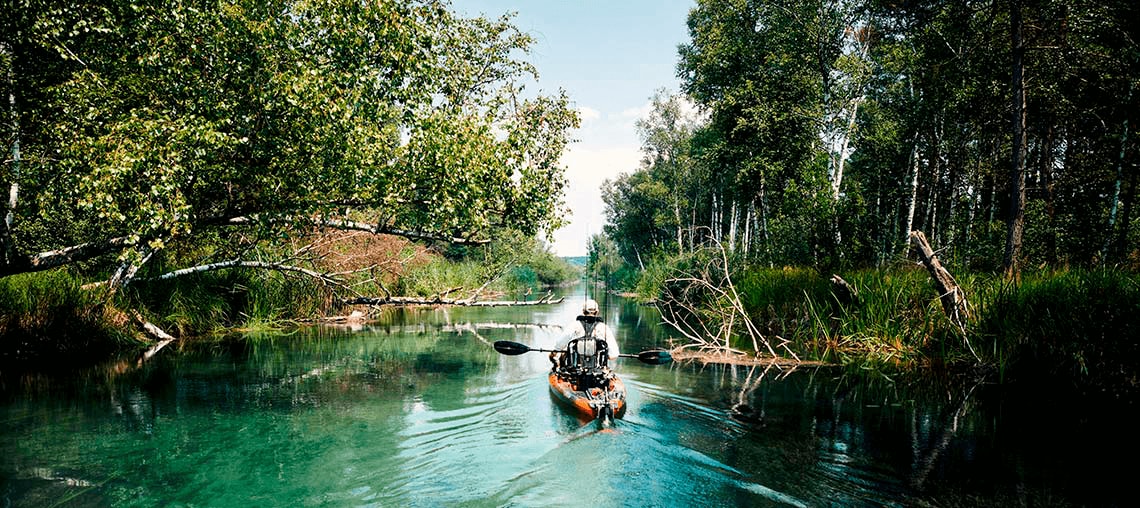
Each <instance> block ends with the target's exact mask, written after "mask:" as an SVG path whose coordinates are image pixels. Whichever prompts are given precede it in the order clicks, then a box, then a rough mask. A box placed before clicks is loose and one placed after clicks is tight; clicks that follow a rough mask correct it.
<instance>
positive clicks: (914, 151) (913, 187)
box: [903, 134, 918, 252]
mask: <svg viewBox="0 0 1140 508" xmlns="http://www.w3.org/2000/svg"><path fill="white" fill-rule="evenodd" d="M910 159H911V171H910V204H909V205H908V206H907V211H906V231H904V235H903V251H904V252H905V251H906V249H907V245H908V243H909V242H910V232H911V230H912V229H914V209H915V207H916V205H917V204H918V134H915V136H914V146H913V147H912V148H911V152H910Z"/></svg>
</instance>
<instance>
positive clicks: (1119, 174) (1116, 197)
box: [1100, 88, 1132, 265]
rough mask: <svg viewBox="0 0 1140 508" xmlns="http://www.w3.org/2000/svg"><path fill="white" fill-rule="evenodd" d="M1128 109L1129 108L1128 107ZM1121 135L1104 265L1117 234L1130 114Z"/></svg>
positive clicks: (1101, 258) (1104, 252) (1102, 255)
mask: <svg viewBox="0 0 1140 508" xmlns="http://www.w3.org/2000/svg"><path fill="white" fill-rule="evenodd" d="M1128 98H1129V100H1128V101H1127V102H1125V104H1130V103H1131V102H1132V101H1131V99H1132V89H1131V88H1129V90H1128ZM1126 110H1127V109H1126ZM1122 131H1123V132H1122V133H1121V135H1120V157H1118V158H1117V159H1116V182H1115V184H1114V185H1113V188H1112V206H1111V207H1110V208H1109V211H1108V235H1107V237H1106V238H1105V239H1104V247H1102V248H1101V249H1100V263H1101V264H1102V265H1103V264H1104V263H1105V259H1106V258H1108V256H1109V247H1110V246H1111V245H1112V239H1113V237H1114V236H1115V235H1114V234H1113V232H1114V231H1115V228H1116V211H1117V209H1118V208H1119V207H1120V182H1121V180H1123V179H1124V178H1123V177H1124V155H1125V153H1126V152H1127V150H1128V116H1127V114H1126V115H1125V117H1124V127H1123V129H1122Z"/></svg>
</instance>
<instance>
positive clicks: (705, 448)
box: [0, 294, 1140, 507]
mask: <svg viewBox="0 0 1140 508" xmlns="http://www.w3.org/2000/svg"><path fill="white" fill-rule="evenodd" d="M580 299H581V295H580V294H578V295H570V296H569V297H568V299H567V302H565V303H563V304H561V305H555V306H543V307H527V308H492V309H414V310H399V311H392V312H389V313H388V314H386V315H385V316H384V318H383V319H382V320H381V322H379V323H377V324H370V325H364V326H355V327H312V328H307V329H303V330H301V331H298V332H295V333H292V334H287V335H264V336H256V337H247V338H245V339H243V340H222V339H218V340H210V341H197V342H194V343H189V344H183V345H182V346H181V347H179V348H172V349H168V350H164V351H163V352H162V353H161V354H160V355H159V357H157V358H156V359H155V360H154V361H152V362H151V363H149V364H148V365H144V366H142V367H136V366H135V365H134V364H133V363H122V364H116V365H110V366H106V367H103V368H100V369H95V370H92V371H90V372H85V373H83V374H82V375H80V376H78V377H76V376H74V375H72V376H68V377H66V378H62V377H58V376H52V375H46V374H43V375H20V376H12V375H7V376H5V377H4V381H3V385H2V386H0V391H2V393H3V396H4V398H3V399H2V400H0V424H2V428H3V435H2V437H0V506H140V507H143V506H146V507H149V506H267V507H272V506H520V507H523V506H599V505H600V506H1015V505H1030V506H1114V505H1129V504H1131V503H1128V502H1125V501H1126V500H1130V494H1129V493H1128V492H1126V490H1128V489H1126V487H1127V486H1129V485H1130V481H1131V478H1130V476H1131V475H1130V474H1128V471H1129V470H1130V468H1128V467H1123V468H1122V467H1116V466H1114V465H1113V464H1114V463H1115V460H1118V459H1119V460H1124V461H1126V462H1127V461H1130V460H1131V459H1132V458H1134V457H1135V456H1136V452H1137V451H1138V449H1140V447H1138V446H1137V444H1136V441H1135V438H1134V434H1135V431H1134V429H1133V428H1132V427H1133V426H1134V425H1135V421H1136V420H1135V418H1133V416H1134V415H1135V411H1134V410H1132V408H1123V409H1121V408H1105V407H1099V406H1088V405H1081V402H1080V401H1079V400H1069V399H1054V400H1048V401H1045V402H1042V401H1035V402H1030V401H1029V400H1028V399H1026V398H1025V397H1024V396H1023V394H1011V393H1010V391H1009V389H1008V388H1002V389H1000V390H999V389H997V388H996V387H994V386H992V385H989V384H986V383H975V382H972V381H971V382H962V381H958V382H954V383H944V384H942V385H940V386H938V387H936V388H935V387H931V386H929V385H917V384H908V383H904V382H901V381H899V380H888V379H885V378H882V377H870V378H866V379H852V377H851V376H850V375H845V374H843V373H842V372H841V371H836V370H817V369H796V370H794V371H779V370H775V369H772V370H767V371H765V370H763V369H758V368H748V367H727V366H712V365H710V366H702V365H700V364H672V365H665V366H649V365H644V364H640V363H637V361H636V360H631V359H623V360H622V361H621V362H620V365H619V366H618V371H619V373H620V375H621V376H622V378H623V379H624V380H625V381H626V384H627V386H628V388H629V399H628V402H629V410H628V412H627V414H626V416H625V418H624V419H622V420H619V421H617V422H616V424H615V425H614V426H613V427H610V428H605V429H602V428H600V427H599V426H598V425H597V424H595V423H593V422H582V421H579V420H578V419H577V418H576V417H574V416H572V415H570V414H569V413H567V412H566V411H564V410H563V409H562V408H561V407H560V406H558V405H557V404H556V403H555V402H554V400H553V399H552V398H551V397H550V395H549V393H548V391H547V386H546V380H545V376H544V374H545V372H546V371H547V370H548V369H549V362H548V360H547V359H546V355H545V354H542V353H529V354H525V355H521V356H502V355H499V354H497V353H495V351H494V350H493V349H492V348H491V347H490V343H491V342H494V341H495V340H513V341H517V342H523V343H525V344H528V345H531V346H535V347H544V346H549V345H551V344H553V343H554V342H555V340H557V338H558V337H559V336H560V335H561V334H562V333H563V332H562V329H561V326H562V325H566V326H569V324H570V323H571V322H572V320H573V317H574V315H575V314H576V310H577V307H578V306H579V305H580ZM614 300H615V301H612V302H610V305H609V306H608V314H609V322H610V323H612V324H614V325H615V326H616V327H617V330H618V331H619V338H621V340H623V343H622V348H623V350H624V351H625V352H636V351H638V350H639V349H643V348H649V347H654V346H660V345H663V344H664V341H665V340H666V338H667V333H666V331H665V330H664V329H663V328H662V327H661V326H660V325H659V324H658V320H657V318H656V316H655V314H654V311H653V310H652V309H651V308H644V307H638V306H636V305H633V304H632V303H630V302H624V301H620V300H618V299H616V298H615V299H614ZM1121 411H1124V412H1123V413H1122V412H1121Z"/></svg>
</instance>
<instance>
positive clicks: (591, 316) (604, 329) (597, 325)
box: [550, 299, 621, 369]
mask: <svg viewBox="0 0 1140 508" xmlns="http://www.w3.org/2000/svg"><path fill="white" fill-rule="evenodd" d="M584 338H592V339H594V340H597V341H604V343H605V346H604V347H605V353H606V356H607V357H608V358H606V359H602V358H596V359H595V358H591V356H596V353H597V351H596V349H595V348H594V347H591V346H592V345H593V344H591V343H592V342H593V341H584V340H578V341H577V342H576V343H575V346H576V351H569V350H568V349H567V348H568V347H569V346H570V343H571V342H572V341H574V340H576V339H584ZM554 349H555V350H556V351H555V352H553V353H550V361H551V362H552V363H554V365H555V366H556V367H560V368H562V369H580V368H589V367H592V366H596V365H599V364H600V365H601V366H605V365H607V364H608V363H609V362H608V361H606V360H614V359H616V358H617V357H618V355H619V354H621V353H620V351H619V350H618V342H617V338H616V337H614V333H613V331H612V330H610V327H608V326H606V323H604V322H603V321H602V320H601V318H599V317H598V302H596V301H594V300H593V299H589V300H586V303H585V304H584V305H583V306H582V315H581V316H578V318H577V320H575V322H574V327H573V329H572V330H571V331H570V333H569V334H567V335H566V336H565V337H563V338H562V339H560V340H559V341H558V343H557V344H556V345H555V346H554ZM575 353H576V354H575ZM595 361H596V363H595ZM586 364H590V365H586Z"/></svg>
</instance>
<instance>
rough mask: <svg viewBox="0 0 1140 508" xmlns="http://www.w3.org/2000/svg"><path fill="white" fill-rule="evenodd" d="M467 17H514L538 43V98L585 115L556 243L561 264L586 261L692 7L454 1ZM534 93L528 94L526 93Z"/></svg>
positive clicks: (675, 0)
mask: <svg viewBox="0 0 1140 508" xmlns="http://www.w3.org/2000/svg"><path fill="white" fill-rule="evenodd" d="M453 5H454V8H455V9H456V10H457V11H459V12H461V13H464V14H467V15H477V14H484V15H486V16H488V17H497V16H499V15H500V14H503V13H506V12H516V13H517V15H516V16H515V18H514V24H515V26H517V27H519V28H520V29H521V30H523V31H525V32H527V33H529V34H531V35H532V36H533V37H534V38H535V41H536V42H535V45H534V47H533V48H532V51H531V54H530V55H529V58H528V60H529V61H530V62H531V63H533V64H534V65H535V66H536V67H537V68H538V72H539V80H538V88H539V89H541V90H542V91H544V92H554V91H557V90H558V89H559V88H562V89H565V90H566V92H567V94H568V95H569V96H570V99H571V100H572V101H573V103H574V106H575V107H576V108H578V109H579V110H580V111H581V112H582V128H581V129H579V130H578V131H577V132H575V133H574V134H573V137H574V138H575V139H577V140H578V142H576V143H573V144H571V146H570V148H569V150H568V151H567V153H566V154H564V155H563V158H562V162H563V164H564V165H565V166H566V167H567V172H566V176H567V178H568V180H569V188H568V189H567V192H566V202H567V205H568V206H569V207H570V210H571V216H570V217H569V220H570V225H569V226H566V227H564V228H562V229H560V230H558V231H556V232H555V233H554V245H553V247H554V251H555V253H556V254H558V255H560V256H583V255H585V254H586V240H587V238H588V236H589V235H590V234H594V233H598V232H600V231H601V228H602V225H603V223H604V221H605V219H604V216H603V214H602V210H603V206H604V205H603V203H602V200H601V196H600V192H599V187H600V186H601V184H602V181H604V180H605V179H607V178H609V179H613V178H615V177H616V176H617V175H618V174H620V173H622V172H629V171H632V170H634V169H636V168H637V166H638V161H639V160H640V151H639V146H640V142H639V141H638V139H637V132H636V130H635V129H634V122H635V121H636V120H637V119H638V118H639V117H640V116H641V115H644V114H645V112H646V111H647V110H648V104H649V99H650V97H651V96H652V95H653V93H654V91H655V90H657V89H658V88H667V89H669V90H670V91H673V92H676V91H677V89H678V87H679V82H678V80H677V77H676V66H677V45H678V44H681V43H683V42H686V41H687V40H688V29H687V27H686V26H685V20H686V17H687V16H688V13H689V9H690V8H692V7H693V6H694V2H693V1H692V0H686V1H679V0H657V1H650V0H637V1H622V0H609V1H597V0H579V1H552V0H549V1H539V0H535V1H530V2H527V1H523V0H455V3H454V4H453ZM532 86H533V85H532Z"/></svg>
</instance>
